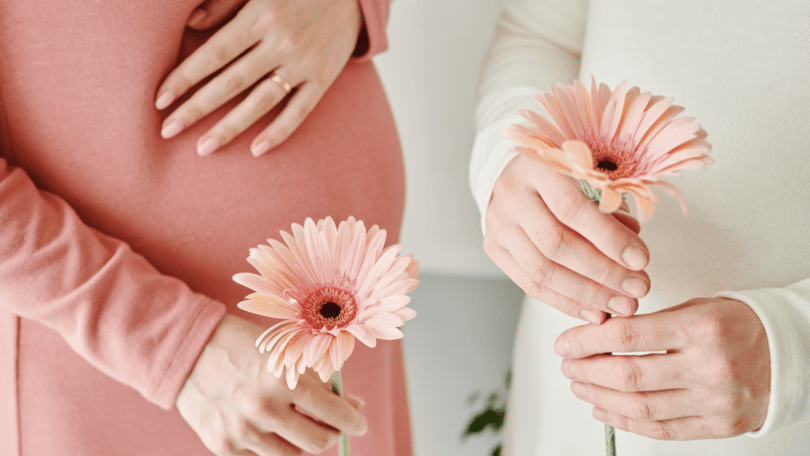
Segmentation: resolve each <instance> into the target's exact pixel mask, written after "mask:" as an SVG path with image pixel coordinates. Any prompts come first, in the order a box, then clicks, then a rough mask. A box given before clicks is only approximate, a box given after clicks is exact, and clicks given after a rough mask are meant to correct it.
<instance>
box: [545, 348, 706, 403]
mask: <svg viewBox="0 0 810 456" xmlns="http://www.w3.org/2000/svg"><path fill="white" fill-rule="evenodd" d="M682 356H687V355H683V354H680V353H676V354H671V353H668V354H664V355H662V354H651V355H643V356H614V355H594V356H591V357H588V358H585V359H564V360H563V362H562V366H561V369H562V372H563V375H565V376H566V377H568V378H569V379H571V380H575V381H578V382H583V383H590V384H594V385H598V386H601V387H605V388H610V389H611V390H614V391H621V392H625V393H630V392H637V391H661V390H669V389H675V388H684V387H686V386H688V385H689V380H690V379H688V378H685V377H686V376H687V375H688V374H687V372H688V370H687V369H684V368H683V367H682V363H681V362H680V359H679V358H680V357H682Z"/></svg>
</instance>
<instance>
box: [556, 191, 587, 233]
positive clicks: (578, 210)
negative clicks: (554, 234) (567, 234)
mask: <svg viewBox="0 0 810 456" xmlns="http://www.w3.org/2000/svg"><path fill="white" fill-rule="evenodd" d="M588 204H590V201H589V200H587V199H585V198H583V196H582V192H581V191H579V189H578V188H576V187H574V188H568V189H565V190H562V193H561V194H560V198H559V200H558V201H557V204H555V205H554V209H555V211H556V213H557V218H558V219H559V220H560V221H561V222H563V223H565V224H566V225H569V224H570V223H572V222H574V221H576V220H578V219H579V218H581V217H582V213H583V212H584V211H585V210H586V209H587V207H588ZM569 226H570V225H569Z"/></svg>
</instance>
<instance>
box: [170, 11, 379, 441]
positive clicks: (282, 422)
mask: <svg viewBox="0 0 810 456" xmlns="http://www.w3.org/2000/svg"><path fill="white" fill-rule="evenodd" d="M237 10H238V12H237ZM235 12H236V13H235ZM234 13H235V16H234ZM231 16H233V19H231V20H230V21H229V22H228V23H227V24H225V25H224V26H222V28H221V29H220V30H219V31H217V32H216V33H215V34H214V35H213V36H212V37H211V38H210V39H209V40H208V41H207V42H206V43H205V44H204V45H202V46H201V47H200V48H199V49H197V50H196V51H195V52H194V53H193V54H192V55H190V56H189V57H188V58H187V59H186V60H184V61H183V62H182V63H181V64H180V65H179V66H178V67H177V68H175V69H174V70H173V71H172V72H171V74H169V75H168V77H167V78H166V80H165V81H164V82H163V83H162V84H161V86H160V88H159V89H158V92H157V94H156V107H157V108H158V109H166V108H168V107H169V106H171V105H172V104H173V103H174V101H175V100H177V99H179V98H180V97H182V96H183V95H184V94H186V93H187V92H188V91H189V90H190V89H191V88H192V87H193V86H195V85H196V84H197V83H198V82H200V81H201V80H203V79H205V78H206V77H208V76H210V75H212V74H214V73H216V72H217V71H220V70H222V71H221V73H220V74H219V75H217V76H216V77H214V78H213V79H211V80H210V81H209V82H208V83H206V84H205V85H204V86H203V87H201V88H199V89H198V90H197V91H196V92H195V93H194V94H193V95H192V96H191V97H189V98H188V100H186V101H185V102H183V103H182V104H181V105H180V106H178V107H176V108H175V109H174V110H173V112H171V114H170V115H169V116H168V117H167V118H166V120H165V122H164V124H163V128H162V135H163V137H165V138H167V139H168V138H171V137H173V136H175V135H177V134H179V133H180V132H181V131H183V130H184V129H186V128H188V127H189V126H191V125H193V124H194V123H195V122H197V121H198V120H200V119H201V118H203V117H205V116H207V115H208V114H210V113H211V112H213V111H214V110H216V109H217V108H219V107H220V106H222V105H223V104H224V103H226V102H228V101H229V100H231V99H232V98H234V97H235V96H237V95H238V94H240V93H242V92H243V91H245V90H246V89H248V88H250V87H251V86H253V85H254V84H255V87H253V88H252V89H251V91H250V93H249V95H248V96H247V97H246V98H245V99H244V100H243V101H242V102H241V103H239V105H237V106H236V107H235V108H234V109H233V110H231V111H230V112H229V113H228V114H227V115H226V116H225V117H224V118H223V119H222V120H220V121H219V122H218V123H217V124H216V125H214V126H213V127H212V128H211V129H210V130H209V131H208V132H206V133H205V134H204V135H203V136H202V137H201V138H200V139H199V140H198V143H197V144H198V153H200V154H201V155H207V154H210V153H212V152H213V151H214V150H216V149H217V148H219V147H221V146H223V145H225V144H227V143H228V142H229V141H231V140H232V139H233V138H235V137H236V136H238V135H239V134H240V133H242V132H243V131H245V130H246V129H247V128H248V127H249V126H250V125H252V124H253V123H255V122H256V121H257V120H259V119H260V118H261V117H262V116H263V115H265V114H266V113H267V112H269V111H270V110H271V109H273V108H274V107H275V106H276V105H277V104H279V103H280V102H281V101H282V100H283V99H284V98H286V97H287V96H288V92H289V91H288V89H289V88H293V87H294V88H295V92H294V93H293V94H292V96H291V97H290V99H289V100H288V103H287V105H286V106H285V107H284V109H283V110H282V111H281V113H280V114H279V116H278V117H277V118H276V119H275V120H273V122H271V123H270V125H269V126H268V127H267V128H266V129H265V130H264V131H262V132H261V133H260V134H259V135H258V136H257V137H256V138H255V140H254V141H253V144H252V146H251V151H252V153H253V155H256V156H258V155H261V154H262V153H264V152H266V151H267V150H269V149H270V148H272V147H274V146H276V145H278V144H280V143H281V142H283V141H284V140H285V139H287V138H288V137H289V136H290V135H291V134H292V133H293V131H294V130H295V129H296V128H298V126H299V125H300V124H301V123H302V122H303V121H304V119H305V118H306V117H307V116H308V114H309V113H310V112H311V111H312V109H313V108H314V107H315V105H316V104H317V103H318V101H319V100H320V98H321V97H322V96H323V94H324V93H325V92H326V90H327V89H328V88H329V86H330V85H331V84H332V82H333V81H334V80H335V78H337V76H338V74H340V72H341V71H342V69H343V67H344V66H345V64H346V62H347V61H348V60H349V58H350V57H351V55H352V52H353V51H354V49H355V47H356V45H357V41H358V35H359V33H360V27H361V13H360V8H359V4H358V3H357V0H292V1H286V0H285V1H281V2H279V1H272V0H250V1H248V2H245V1H244V0H208V1H206V2H205V3H203V4H202V5H201V6H200V7H199V8H198V9H197V10H195V11H194V12H193V13H192V14H191V16H190V18H189V24H188V26H189V27H191V28H193V29H198V30H202V29H207V28H210V27H213V26H215V25H218V24H220V23H221V22H222V21H224V20H225V19H226V18H228V17H231ZM234 59H235V60H234ZM223 68H224V69H223ZM270 74H275V75H277V76H279V77H280V78H281V79H276V81H274V80H272V79H270V78H265V77H266V76H268V75H270ZM277 81H281V82H277ZM257 82H258V84H257ZM284 82H286V83H288V84H289V88H288V87H284V86H285V84H284ZM262 331H263V328H260V327H259V326H257V325H254V324H252V323H250V322H248V321H246V320H244V319H241V318H238V317H235V316H231V315H227V316H226V317H225V319H224V320H223V321H222V322H221V323H220V325H219V326H218V328H217V330H216V332H215V334H214V335H213V337H212V338H211V340H210V341H209V342H208V344H207V345H206V347H205V349H204V351H203V353H202V354H201V356H200V358H199V359H198V361H197V363H196V365H195V367H194V369H193V371H192V373H191V374H190V376H189V378H188V379H187V380H186V383H185V384H184V386H183V388H182V390H181V391H180V394H179V396H178V398H177V401H176V405H177V408H178V410H179V412H180V414H181V415H182V416H183V418H184V419H185V420H186V421H187V422H188V424H189V425H190V426H191V428H192V429H193V430H194V431H195V432H196V433H197V434H198V435H199V436H200V438H201V440H202V441H203V443H204V444H205V445H206V447H208V448H209V449H210V450H211V451H213V452H214V453H215V454H217V455H218V456H231V455H233V456H235V455H239V456H277V455H300V454H302V453H303V452H304V451H307V452H310V453H321V452H322V451H324V450H325V449H327V448H329V447H331V446H334V445H335V444H336V443H337V442H338V438H339V434H340V431H343V432H346V433H348V434H352V435H358V434H363V433H365V432H366V430H367V429H368V424H367V422H366V419H365V418H364V417H363V415H362V414H361V413H360V412H359V411H358V409H359V408H360V407H361V406H362V401H359V400H356V399H351V398H348V399H344V398H342V397H339V396H337V395H335V394H334V392H333V391H332V388H331V385H329V384H324V383H323V382H321V381H320V379H319V378H318V376H317V375H315V374H314V373H313V372H312V371H307V372H305V373H304V374H303V375H302V376H301V378H300V381H299V384H298V386H297V387H296V388H295V389H294V390H290V389H289V388H288V386H287V384H286V383H285V381H284V379H278V378H276V377H274V376H273V375H272V374H271V373H269V372H267V370H266V368H265V362H266V359H265V358H266V356H262V355H261V354H260V353H259V352H258V350H256V348H255V347H254V341H255V340H256V338H257V337H258V335H259V334H261V332H262Z"/></svg>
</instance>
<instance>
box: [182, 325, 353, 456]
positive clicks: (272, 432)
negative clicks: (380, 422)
mask: <svg viewBox="0 0 810 456" xmlns="http://www.w3.org/2000/svg"><path fill="white" fill-rule="evenodd" d="M262 330H263V328H261V327H259V326H257V325H254V324H253V323H250V322H248V321H247V320H243V319H241V318H237V317H234V316H230V315H226V316H225V319H223V321H222V323H220V325H219V327H217V329H216V331H215V332H214V335H213V336H212V338H211V340H210V341H209V342H208V344H207V345H206V347H205V349H204V350H203V353H202V355H200V358H199V360H197V364H196V365H195V366H194V369H193V371H192V372H191V375H190V376H189V378H188V379H187V380H186V383H185V385H184V386H183V388H182V390H181V391H180V395H179V396H178V397H177V409H178V410H179V411H180V414H181V415H182V416H183V418H184V419H185V420H186V421H187V422H188V424H189V425H190V426H191V428H192V429H194V431H195V432H196V433H197V434H198V435H199V436H200V439H202V441H203V443H204V444H205V446H206V447H208V449H209V450H211V451H212V452H214V453H215V454H217V455H218V456H226V455H227V456H231V455H240V456H241V455H253V454H254V453H255V454H256V455H258V456H271V455H272V456H277V455H300V454H302V450H303V451H308V452H310V453H315V454H318V453H321V452H322V451H324V450H325V449H327V448H329V447H331V446H332V445H334V444H336V443H337V441H338V438H339V435H340V431H341V430H342V431H343V432H346V433H347V434H363V433H365V432H366V430H367V428H368V424H367V422H366V419H365V418H364V417H363V415H362V414H360V412H358V411H357V410H356V408H355V407H354V406H352V405H351V404H350V403H349V402H348V401H347V400H344V399H343V398H341V397H339V396H337V395H336V394H335V393H333V392H332V387H331V384H328V383H323V382H321V381H320V379H319V378H318V376H317V375H315V374H313V372H312V371H311V370H308V371H307V372H306V373H304V374H303V375H301V377H300V378H299V380H298V386H297V387H296V388H295V390H290V389H289V388H288V387H287V384H286V382H285V380H284V378H281V379H278V378H276V377H275V376H274V375H273V374H272V373H270V372H268V371H267V367H266V364H265V359H266V356H262V355H260V354H259V351H258V350H257V349H256V347H255V346H254V343H255V341H256V339H257V338H258V336H259V335H260V334H261V333H262Z"/></svg>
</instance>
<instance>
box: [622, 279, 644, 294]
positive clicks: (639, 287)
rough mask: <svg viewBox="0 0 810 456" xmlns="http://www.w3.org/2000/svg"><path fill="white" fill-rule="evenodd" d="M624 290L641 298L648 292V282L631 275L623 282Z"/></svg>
mask: <svg viewBox="0 0 810 456" xmlns="http://www.w3.org/2000/svg"><path fill="white" fill-rule="evenodd" d="M622 290H624V291H626V292H627V294H629V295H630V296H633V297H635V298H640V297H642V296H644V295H645V294H646V293H647V282H645V281H644V280H642V279H640V278H638V277H629V278H627V279H625V280H624V282H622Z"/></svg>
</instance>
